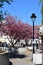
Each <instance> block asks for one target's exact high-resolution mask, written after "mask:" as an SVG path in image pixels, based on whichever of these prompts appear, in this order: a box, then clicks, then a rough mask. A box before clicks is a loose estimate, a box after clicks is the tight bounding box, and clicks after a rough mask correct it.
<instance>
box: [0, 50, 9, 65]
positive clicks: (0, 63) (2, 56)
mask: <svg viewBox="0 0 43 65" xmlns="http://www.w3.org/2000/svg"><path fill="white" fill-rule="evenodd" d="M0 65H9V52H8V51H5V50H4V51H3V50H0Z"/></svg>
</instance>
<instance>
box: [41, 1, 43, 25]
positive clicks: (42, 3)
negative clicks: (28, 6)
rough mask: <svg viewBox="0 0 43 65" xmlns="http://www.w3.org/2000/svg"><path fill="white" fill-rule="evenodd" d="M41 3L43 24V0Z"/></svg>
mask: <svg viewBox="0 0 43 65" xmlns="http://www.w3.org/2000/svg"><path fill="white" fill-rule="evenodd" d="M40 3H41V5H42V7H41V13H42V24H43V0H40Z"/></svg>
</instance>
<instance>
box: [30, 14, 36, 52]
mask: <svg viewBox="0 0 43 65" xmlns="http://www.w3.org/2000/svg"><path fill="white" fill-rule="evenodd" d="M30 18H31V19H32V22H33V41H34V21H35V20H36V18H37V17H36V15H35V13H32V15H31V17H30ZM33 53H35V49H34V43H33Z"/></svg>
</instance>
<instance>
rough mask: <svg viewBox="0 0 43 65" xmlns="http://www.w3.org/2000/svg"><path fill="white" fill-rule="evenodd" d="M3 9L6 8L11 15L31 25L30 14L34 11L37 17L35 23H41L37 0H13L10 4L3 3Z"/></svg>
mask: <svg viewBox="0 0 43 65" xmlns="http://www.w3.org/2000/svg"><path fill="white" fill-rule="evenodd" d="M3 10H7V13H10V14H11V15H12V16H17V17H18V19H21V20H22V21H23V22H25V23H28V24H30V25H32V21H31V19H30V16H31V14H32V13H35V14H36V16H37V19H36V21H35V25H40V24H41V5H40V4H39V0H14V2H13V3H11V4H10V5H8V4H5V5H4V8H3Z"/></svg>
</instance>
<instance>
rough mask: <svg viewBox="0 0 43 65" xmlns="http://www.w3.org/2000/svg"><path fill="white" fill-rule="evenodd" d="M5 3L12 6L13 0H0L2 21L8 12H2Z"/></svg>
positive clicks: (0, 18)
mask: <svg viewBox="0 0 43 65" xmlns="http://www.w3.org/2000/svg"><path fill="white" fill-rule="evenodd" d="M5 2H6V3H8V4H11V2H13V0H0V21H1V20H2V19H4V15H6V11H5V12H4V13H3V10H2V8H3V6H4V3H5Z"/></svg>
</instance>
